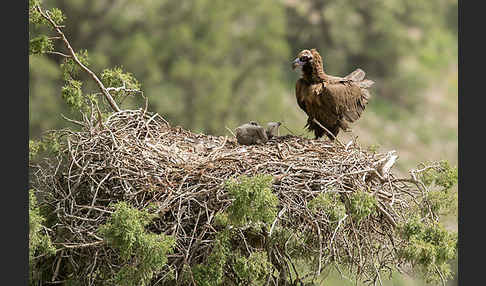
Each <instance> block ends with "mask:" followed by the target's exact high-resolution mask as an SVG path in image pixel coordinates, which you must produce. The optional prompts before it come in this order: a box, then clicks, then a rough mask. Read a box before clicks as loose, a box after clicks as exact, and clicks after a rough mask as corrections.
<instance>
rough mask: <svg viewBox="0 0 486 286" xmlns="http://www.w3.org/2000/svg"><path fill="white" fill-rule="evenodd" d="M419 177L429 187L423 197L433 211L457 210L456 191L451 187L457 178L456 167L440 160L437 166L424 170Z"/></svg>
mask: <svg viewBox="0 0 486 286" xmlns="http://www.w3.org/2000/svg"><path fill="white" fill-rule="evenodd" d="M420 177H421V181H422V182H424V184H425V185H426V186H428V187H429V188H430V190H429V192H428V193H427V196H426V197H425V198H424V199H425V200H427V203H428V205H429V206H430V208H431V209H432V211H433V212H434V213H436V214H448V213H452V212H455V211H456V210H457V192H455V190H454V189H453V188H452V187H453V186H454V185H455V184H457V180H458V170H457V167H451V166H450V165H449V162H447V161H441V162H439V167H437V168H430V169H427V170H425V171H424V172H423V173H422V174H421V176H420ZM434 186H435V187H436V188H434Z"/></svg>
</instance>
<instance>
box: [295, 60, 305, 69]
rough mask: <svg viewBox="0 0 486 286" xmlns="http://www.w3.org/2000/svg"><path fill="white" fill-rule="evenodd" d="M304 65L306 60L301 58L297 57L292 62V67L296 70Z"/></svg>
mask: <svg viewBox="0 0 486 286" xmlns="http://www.w3.org/2000/svg"><path fill="white" fill-rule="evenodd" d="M303 65H304V62H303V61H301V60H300V59H299V58H296V59H295V60H294V61H293V62H292V69H293V70H295V69H296V68H298V67H302V66H303Z"/></svg>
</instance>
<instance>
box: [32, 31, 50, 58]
mask: <svg viewBox="0 0 486 286" xmlns="http://www.w3.org/2000/svg"><path fill="white" fill-rule="evenodd" d="M52 49H53V44H52V41H51V40H49V38H48V37H47V36H46V35H40V36H38V37H35V38H33V39H30V40H29V55H36V54H42V53H45V52H47V51H52Z"/></svg>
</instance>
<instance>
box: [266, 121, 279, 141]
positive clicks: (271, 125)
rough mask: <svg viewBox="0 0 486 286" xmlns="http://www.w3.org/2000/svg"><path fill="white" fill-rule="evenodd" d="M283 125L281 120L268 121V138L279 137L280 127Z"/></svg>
mask: <svg viewBox="0 0 486 286" xmlns="http://www.w3.org/2000/svg"><path fill="white" fill-rule="evenodd" d="M280 125H282V123H280V122H268V123H267V129H266V130H265V133H266V134H267V137H268V139H271V138H274V137H278V136H279V135H278V134H279V133H278V128H279V127H280Z"/></svg>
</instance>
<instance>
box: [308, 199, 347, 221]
mask: <svg viewBox="0 0 486 286" xmlns="http://www.w3.org/2000/svg"><path fill="white" fill-rule="evenodd" d="M309 209H311V210H312V211H314V212H315V213H319V212H324V213H325V214H326V215H327V216H328V218H329V220H330V221H331V222H335V223H337V222H338V221H339V220H340V219H342V218H343V217H344V216H345V215H346V207H345V205H344V204H343V203H342V202H341V200H340V198H339V194H338V193H335V192H326V193H320V194H319V195H318V196H316V197H315V198H314V199H312V201H310V203H309Z"/></svg>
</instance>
